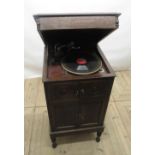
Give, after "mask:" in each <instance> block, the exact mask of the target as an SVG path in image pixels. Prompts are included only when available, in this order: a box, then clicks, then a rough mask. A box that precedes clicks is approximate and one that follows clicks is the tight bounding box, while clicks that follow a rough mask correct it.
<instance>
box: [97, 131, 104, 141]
mask: <svg viewBox="0 0 155 155" xmlns="http://www.w3.org/2000/svg"><path fill="white" fill-rule="evenodd" d="M103 130H104V129H102V130H100V131H97V137H96V142H100V137H101V134H102V132H103Z"/></svg>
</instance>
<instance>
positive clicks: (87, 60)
mask: <svg viewBox="0 0 155 155" xmlns="http://www.w3.org/2000/svg"><path fill="white" fill-rule="evenodd" d="M61 65H62V67H63V69H64V70H66V71H68V72H69V73H72V74H76V75H89V74H93V73H95V72H97V71H99V70H100V68H101V67H102V61H101V59H100V57H99V56H98V55H97V54H96V53H95V52H92V53H89V52H83V51H73V52H71V53H70V54H68V55H66V56H65V57H63V58H62V61H61Z"/></svg>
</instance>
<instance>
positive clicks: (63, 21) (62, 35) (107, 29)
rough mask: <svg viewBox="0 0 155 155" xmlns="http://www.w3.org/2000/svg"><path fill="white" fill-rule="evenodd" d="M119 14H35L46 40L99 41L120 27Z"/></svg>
mask: <svg viewBox="0 0 155 155" xmlns="http://www.w3.org/2000/svg"><path fill="white" fill-rule="evenodd" d="M118 16H119V14H92V15H84V14H83V15H76V14H75V15H35V16H34V18H35V20H36V23H37V27H38V31H39V33H40V35H41V37H42V39H43V41H44V42H45V44H46V43H47V44H49V43H57V42H64V41H65V42H67V41H75V42H81V43H82V42H89V43H97V42H98V41H99V40H101V39H102V38H104V37H105V36H107V35H108V34H109V33H111V32H112V31H113V30H115V29H117V28H118Z"/></svg>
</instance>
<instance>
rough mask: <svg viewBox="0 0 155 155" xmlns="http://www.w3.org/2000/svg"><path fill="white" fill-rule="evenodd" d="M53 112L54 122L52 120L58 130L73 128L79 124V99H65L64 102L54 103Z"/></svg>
mask: <svg viewBox="0 0 155 155" xmlns="http://www.w3.org/2000/svg"><path fill="white" fill-rule="evenodd" d="M50 109H51V112H50V113H51V114H52V116H51V117H53V118H54V119H53V120H54V122H51V123H52V124H53V125H54V129H56V130H65V129H73V128H75V127H76V126H77V118H78V102H77V101H68V102H67V101H65V102H62V103H59V102H57V103H55V104H54V105H52V107H51V108H50Z"/></svg>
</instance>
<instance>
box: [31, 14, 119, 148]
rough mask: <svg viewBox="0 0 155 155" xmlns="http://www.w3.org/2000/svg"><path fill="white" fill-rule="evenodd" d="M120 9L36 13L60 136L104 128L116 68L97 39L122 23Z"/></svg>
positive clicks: (54, 128) (53, 124)
mask: <svg viewBox="0 0 155 155" xmlns="http://www.w3.org/2000/svg"><path fill="white" fill-rule="evenodd" d="M119 15H120V14H117V13H107V14H70V15H35V16H34V18H35V21H36V23H37V28H38V31H39V34H40V36H41V37H42V39H43V41H44V44H45V48H44V65H43V84H44V90H45V96H46V103H47V109H48V116H49V122H50V137H51V140H52V143H53V147H56V146H57V143H56V137H58V136H63V135H69V134H81V133H84V132H86V133H88V132H97V137H96V141H97V142H99V141H100V136H101V134H102V132H103V130H104V118H105V114H106V110H107V106H108V102H109V97H110V93H111V89H112V85H113V81H114V78H115V73H114V71H113V69H112V68H111V66H110V64H109V63H108V61H107V59H106V58H105V56H104V54H103V52H102V51H101V49H100V47H99V46H97V43H98V42H99V41H100V40H101V39H103V38H105V37H106V36H108V35H109V34H110V33H111V32H113V31H114V30H116V29H117V28H118V16H119Z"/></svg>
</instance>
